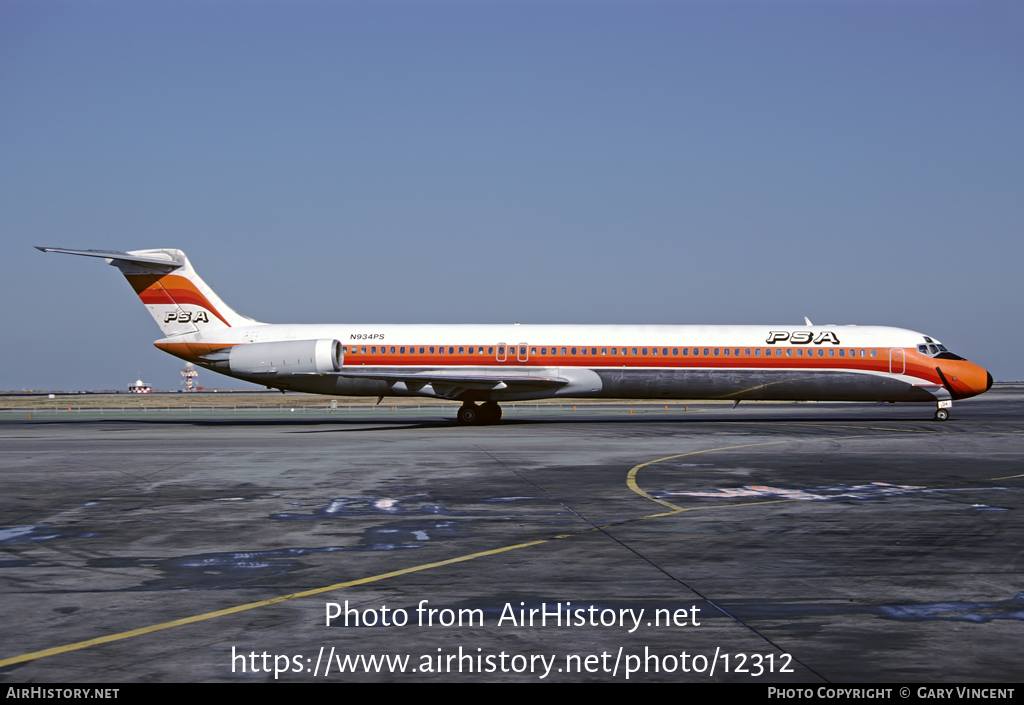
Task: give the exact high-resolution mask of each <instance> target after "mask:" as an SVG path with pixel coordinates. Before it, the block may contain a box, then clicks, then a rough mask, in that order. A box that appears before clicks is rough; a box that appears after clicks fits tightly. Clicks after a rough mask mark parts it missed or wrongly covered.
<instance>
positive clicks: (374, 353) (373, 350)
mask: <svg viewBox="0 0 1024 705" xmlns="http://www.w3.org/2000/svg"><path fill="white" fill-rule="evenodd" d="M381 352H384V348H381ZM370 354H371V355H376V354H377V346H376V345H374V346H373V347H371V348H370Z"/></svg>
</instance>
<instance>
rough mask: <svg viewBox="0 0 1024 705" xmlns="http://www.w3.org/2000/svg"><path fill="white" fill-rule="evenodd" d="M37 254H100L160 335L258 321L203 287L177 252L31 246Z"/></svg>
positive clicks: (166, 250)
mask: <svg viewBox="0 0 1024 705" xmlns="http://www.w3.org/2000/svg"><path fill="white" fill-rule="evenodd" d="M36 249H37V250H41V251H43V252H60V253H63V254H68V255H82V256H85V257H102V258H103V259H105V260H106V261H107V264H110V265H112V266H114V267H117V268H118V269H119V270H120V271H121V273H122V274H124V277H125V279H127V280H128V283H129V284H131V286H132V289H134V290H135V293H136V294H138V295H139V299H141V300H142V303H143V304H144V305H145V306H146V308H147V309H149V312H150V314H151V315H152V316H153V319H154V320H155V321H156V323H157V325H158V326H160V330H162V331H163V333H164V336H165V337H168V338H170V337H172V336H176V335H184V334H186V333H197V332H200V331H203V332H205V331H212V330H216V329H218V328H235V327H242V326H252V325H259V322H258V321H254V320H252V319H251V318H248V317H246V316H243V315H241V314H239V313H236V312H235V311H234V309H232V308H231V307H230V306H228V305H227V304H225V303H224V302H223V301H222V300H221V298H220V297H219V296H217V294H215V293H214V292H213V289H211V288H210V287H209V286H207V285H206V282H204V281H203V280H202V279H201V278H200V277H199V275H198V274H196V272H195V270H194V269H192V265H191V263H190V262H189V261H188V257H186V256H185V253H184V252H182V251H181V250H168V249H160V250H133V251H131V252H121V251H118V250H69V249H65V248H60V247H38V246H37V247H36Z"/></svg>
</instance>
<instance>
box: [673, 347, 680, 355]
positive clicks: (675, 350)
mask: <svg viewBox="0 0 1024 705" xmlns="http://www.w3.org/2000/svg"><path fill="white" fill-rule="evenodd" d="M672 355H674V356H678V355H679V348H672Z"/></svg>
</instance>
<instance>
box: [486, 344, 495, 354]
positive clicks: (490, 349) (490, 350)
mask: <svg viewBox="0 0 1024 705" xmlns="http://www.w3.org/2000/svg"><path fill="white" fill-rule="evenodd" d="M487 354H488V355H493V354H494V346H493V345H492V346H491V347H489V348H487Z"/></svg>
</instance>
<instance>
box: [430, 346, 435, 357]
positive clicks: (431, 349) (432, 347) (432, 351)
mask: <svg viewBox="0 0 1024 705" xmlns="http://www.w3.org/2000/svg"><path fill="white" fill-rule="evenodd" d="M430 354H431V355H433V354H434V346H433V345H431V346H430Z"/></svg>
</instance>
